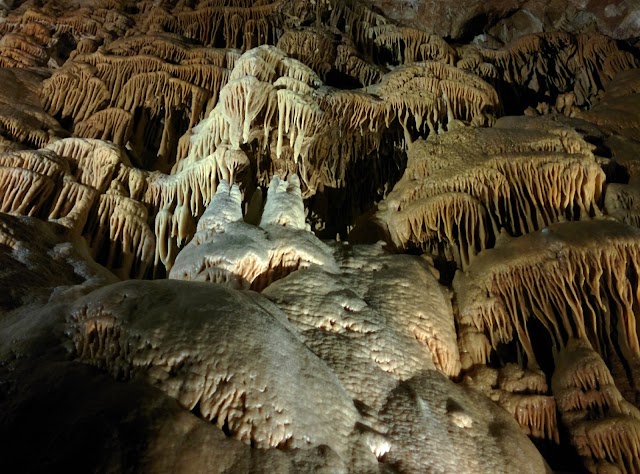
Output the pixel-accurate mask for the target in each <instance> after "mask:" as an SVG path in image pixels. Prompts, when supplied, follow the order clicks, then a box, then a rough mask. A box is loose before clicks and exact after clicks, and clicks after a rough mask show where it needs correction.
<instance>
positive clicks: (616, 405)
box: [551, 339, 640, 473]
mask: <svg viewBox="0 0 640 474" xmlns="http://www.w3.org/2000/svg"><path fill="white" fill-rule="evenodd" d="M551 385H552V389H553V394H554V396H555V397H556V400H557V403H558V410H559V411H560V414H561V415H562V421H563V423H564V424H565V426H566V427H567V430H568V431H569V436H570V439H571V444H573V446H574V447H575V449H576V451H577V452H578V454H579V455H580V456H581V457H582V458H583V460H584V464H585V467H586V468H587V469H588V471H589V472H593V473H595V472H623V473H632V472H638V470H640V411H638V409H637V408H636V407H635V406H633V405H631V404H630V403H629V402H628V401H626V400H625V399H624V398H623V397H622V395H621V394H620V392H619V391H618V389H617V388H616V386H615V384H614V381H613V378H612V376H611V373H610V372H609V369H608V368H607V366H606V365H605V363H604V361H603V360H602V358H601V357H600V356H599V355H598V354H597V353H596V352H595V351H594V350H593V348H592V346H591V344H590V343H589V341H587V340H585V339H570V340H569V342H568V343H567V345H566V347H565V348H564V349H563V350H562V351H560V353H559V354H558V356H557V358H556V369H555V372H554V373H553V378H552V380H551Z"/></svg>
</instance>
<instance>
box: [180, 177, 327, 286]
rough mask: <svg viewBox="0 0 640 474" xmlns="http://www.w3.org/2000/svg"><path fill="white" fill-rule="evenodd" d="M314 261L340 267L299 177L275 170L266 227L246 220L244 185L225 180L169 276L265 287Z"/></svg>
mask: <svg viewBox="0 0 640 474" xmlns="http://www.w3.org/2000/svg"><path fill="white" fill-rule="evenodd" d="M314 264H315V265H320V266H322V267H326V269H327V270H328V271H330V272H335V271H337V270H336V264H335V262H334V260H333V258H332V256H331V252H330V250H329V249H328V248H327V247H326V246H325V245H324V244H323V243H322V242H321V241H320V240H318V239H317V238H316V237H315V236H314V235H313V234H312V233H311V232H309V231H308V226H306V224H305V220H304V207H303V205H302V196H301V194H300V184H299V180H298V179H297V177H296V176H295V175H293V176H292V177H291V178H290V179H289V181H284V180H280V178H279V177H278V176H275V177H274V179H273V180H272V182H271V184H270V186H269V191H268V193H267V201H266V204H265V208H264V212H263V214H262V219H261V221H260V227H255V226H253V225H250V224H247V223H245V222H244V221H243V218H242V198H241V194H240V189H239V188H238V186H237V185H235V184H234V185H232V186H231V188H230V187H229V185H228V184H227V182H226V181H222V182H221V183H220V185H219V186H218V189H217V191H216V194H215V196H214V197H213V199H212V200H211V203H210V204H209V206H208V207H207V210H206V211H205V213H204V214H203V215H202V218H201V219H200V221H199V223H198V230H197V232H196V233H195V235H194V237H193V240H191V241H190V242H189V243H188V244H187V245H186V246H185V248H184V249H182V250H181V251H180V253H179V254H178V256H177V257H176V260H175V265H173V266H172V267H171V272H170V274H169V277H170V278H173V279H180V280H190V281H210V282H213V283H223V284H227V285H230V286H232V287H236V288H244V289H247V288H251V289H252V290H255V291H261V290H263V289H264V288H265V287H267V286H269V285H270V284H271V283H272V282H274V281H276V280H278V279H280V278H284V277H285V276H287V275H288V274H289V273H291V272H294V271H296V270H298V269H299V268H307V267H309V266H310V265H314Z"/></svg>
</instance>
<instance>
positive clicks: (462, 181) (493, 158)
mask: <svg viewBox="0 0 640 474" xmlns="http://www.w3.org/2000/svg"><path fill="white" fill-rule="evenodd" d="M591 149H592V146H591V145H590V144H588V143H587V142H585V141H584V140H583V139H582V137H581V136H580V135H579V134H577V133H576V132H574V131H573V130H570V129H566V128H561V127H558V128H556V129H551V130H548V131H540V130H523V129H513V128H511V129H505V128H501V129H495V128H494V129H486V130H480V129H474V128H462V129H457V130H454V131H451V132H449V133H446V134H444V135H438V136H435V135H434V136H431V137H429V138H428V139H427V140H426V141H417V142H415V143H414V144H413V145H412V146H411V148H410V149H409V162H408V164H407V169H406V170H405V173H404V176H403V178H402V179H401V180H400V181H399V182H398V183H397V184H396V186H395V188H394V190H393V191H392V192H391V193H390V194H389V196H388V197H387V198H386V199H385V201H383V202H382V203H380V204H379V206H378V212H377V214H376V220H377V221H378V222H380V224H381V225H382V226H383V228H384V229H385V232H386V233H387V234H388V239H389V243H391V244H393V245H394V246H395V247H397V248H399V249H403V250H404V249H414V248H417V249H419V250H421V251H422V252H428V253H431V254H434V255H436V256H439V257H444V258H445V259H446V260H454V261H455V262H456V263H457V264H458V266H461V267H462V268H465V267H467V266H468V265H469V263H470V262H471V261H472V259H473V257H474V255H476V254H477V252H479V251H480V250H482V249H485V248H487V247H490V246H491V245H492V244H493V241H494V238H495V236H496V235H497V233H498V232H499V230H500V229H505V230H506V231H507V232H509V233H510V234H512V235H521V234H525V233H528V232H532V231H535V230H537V229H540V228H542V227H545V226H548V225H550V224H552V223H554V222H558V221H562V220H565V219H572V220H573V219H585V218H589V217H592V216H597V215H600V210H599V209H598V206H597V204H598V202H599V200H600V197H601V194H602V189H603V185H604V181H605V175H604V172H603V171H602V169H601V168H600V167H599V166H598V164H597V162H596V159H595V157H594V155H593V153H592V152H591ZM387 229H388V230H387Z"/></svg>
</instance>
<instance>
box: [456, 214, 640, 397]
mask: <svg viewBox="0 0 640 474" xmlns="http://www.w3.org/2000/svg"><path fill="white" fill-rule="evenodd" d="M639 252H640V233H639V232H638V230H637V229H635V228H632V227H629V226H626V225H624V224H620V223H618V222H615V221H602V220H595V221H585V222H571V223H562V224H554V225H550V226H548V227H545V228H544V229H542V230H541V231H538V232H535V233H532V234H528V235H526V236H523V237H519V238H508V237H506V236H504V237H502V238H501V239H500V240H499V241H498V243H497V244H496V247H495V248H494V249H491V250H487V251H485V252H483V253H482V254H481V255H479V256H478V257H477V258H476V259H475V260H474V262H473V263H472V264H471V265H470V266H469V267H468V269H467V270H466V271H465V274H464V275H463V274H461V273H458V274H457V275H456V277H455V279H454V282H453V285H454V288H455V290H456V292H457V294H458V304H459V309H460V324H464V325H469V326H473V327H475V328H476V329H477V330H478V331H480V332H483V333H484V334H486V336H487V337H488V339H489V341H490V342H491V345H492V347H493V348H494V349H496V348H497V347H498V345H499V344H500V343H506V342H509V341H511V340H512V339H514V338H515V339H516V340H517V341H518V343H519V344H520V345H521V346H522V349H523V350H524V353H525V355H526V358H527V364H528V366H529V367H537V364H538V362H537V356H540V357H546V358H548V357H549V356H550V354H549V352H551V353H552V354H555V353H557V352H558V351H560V350H561V349H562V348H563V347H565V345H566V344H567V341H568V340H569V339H570V338H588V339H589V340H590V341H591V344H592V345H593V347H594V348H595V349H596V350H597V351H598V352H599V353H600V354H601V355H602V356H603V357H604V358H605V359H606V360H607V362H608V363H609V364H610V366H611V367H612V368H614V369H616V368H617V370H615V372H614V376H615V378H616V383H617V384H618V386H619V387H622V388H625V391H626V392H627V393H628V394H629V396H630V397H631V398H632V399H633V400H635V397H636V393H637V391H638V387H637V380H638V373H639V372H638V370H639V368H640V365H639V364H640V346H639V344H638V333H637V331H636V316H635V311H634V308H635V307H636V306H637V305H638V304H640V301H639V300H638V295H639V293H638V281H639V280H638V275H640V273H639V268H638V255H639ZM533 325H537V327H538V329H539V330H541V331H543V333H544V334H546V336H545V337H546V338H547V340H548V341H549V345H548V346H547V347H537V346H534V344H533V340H532V336H531V333H532V331H533V327H534V326H533ZM474 362H475V363H480V364H482V363H486V362H487V361H486V360H475V361H474ZM623 367H624V368H623Z"/></svg>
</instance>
